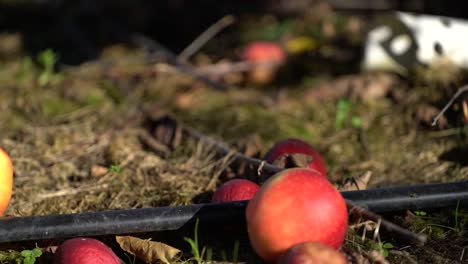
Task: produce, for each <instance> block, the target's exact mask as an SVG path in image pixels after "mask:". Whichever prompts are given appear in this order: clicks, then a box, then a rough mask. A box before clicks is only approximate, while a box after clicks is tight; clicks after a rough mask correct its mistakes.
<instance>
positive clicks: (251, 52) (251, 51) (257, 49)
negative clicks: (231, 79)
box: [242, 41, 286, 85]
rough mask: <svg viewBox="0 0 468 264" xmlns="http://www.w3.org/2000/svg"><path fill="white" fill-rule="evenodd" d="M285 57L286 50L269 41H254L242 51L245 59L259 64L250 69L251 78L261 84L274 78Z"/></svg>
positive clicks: (249, 75)
mask: <svg viewBox="0 0 468 264" xmlns="http://www.w3.org/2000/svg"><path fill="white" fill-rule="evenodd" d="M285 57H286V55H285V52H284V51H283V48H282V47H281V46H280V45H279V44H277V43H275V42H268V41H255V42H252V43H250V44H248V45H247V46H246V47H245V48H244V50H243V52H242V59H243V60H244V61H247V62H251V63H256V64H259V65H256V66H254V67H252V69H251V70H250V71H248V77H249V80H250V81H251V82H253V83H255V84H259V85H262V84H266V83H269V82H270V81H271V80H272V79H273V78H274V76H275V73H276V71H277V69H278V66H279V65H280V64H282V63H283V62H284V61H285Z"/></svg>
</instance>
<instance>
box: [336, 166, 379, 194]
mask: <svg viewBox="0 0 468 264" xmlns="http://www.w3.org/2000/svg"><path fill="white" fill-rule="evenodd" d="M371 176H372V172H371V171H366V172H364V173H363V174H361V175H359V176H358V177H353V178H348V179H346V180H345V181H344V183H343V184H342V185H341V186H340V187H339V188H338V189H339V190H340V191H358V190H367V185H368V184H369V181H370V178H371Z"/></svg>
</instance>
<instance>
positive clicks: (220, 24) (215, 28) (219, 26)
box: [177, 15, 236, 63]
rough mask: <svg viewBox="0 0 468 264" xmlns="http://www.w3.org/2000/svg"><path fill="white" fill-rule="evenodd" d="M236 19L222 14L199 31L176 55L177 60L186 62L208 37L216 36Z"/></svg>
mask: <svg viewBox="0 0 468 264" xmlns="http://www.w3.org/2000/svg"><path fill="white" fill-rule="evenodd" d="M235 21H236V19H235V18H234V16H232V15H228V16H224V17H223V18H221V19H220V20H218V21H217V22H216V23H214V24H213V25H211V26H210V27H209V28H207V29H206V30H205V31H203V33H201V34H200V35H199V36H198V37H197V38H196V39H195V40H194V41H193V42H192V43H190V45H188V46H187V47H186V48H185V49H184V50H183V51H182V52H181V53H180V54H179V56H178V57H177V61H179V62H182V63H183V62H186V61H188V59H189V58H190V57H192V55H193V54H195V53H196V52H197V51H198V50H200V48H201V47H203V46H204V45H205V44H206V43H207V42H208V41H209V40H210V39H212V38H213V37H214V36H216V35H217V34H218V33H219V32H221V30H223V29H224V28H226V27H227V26H230V25H232V23H234V22H235Z"/></svg>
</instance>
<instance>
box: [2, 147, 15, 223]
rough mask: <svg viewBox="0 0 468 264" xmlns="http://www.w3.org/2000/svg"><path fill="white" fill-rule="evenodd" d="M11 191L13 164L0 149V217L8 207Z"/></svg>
mask: <svg viewBox="0 0 468 264" xmlns="http://www.w3.org/2000/svg"><path fill="white" fill-rule="evenodd" d="M12 191H13V163H12V162H11V159H10V157H9V156H8V154H7V153H6V152H5V151H4V150H2V149H1V148H0V216H1V215H3V213H4V212H5V210H6V209H7V207H8V204H9V203H10V199H11V193H12Z"/></svg>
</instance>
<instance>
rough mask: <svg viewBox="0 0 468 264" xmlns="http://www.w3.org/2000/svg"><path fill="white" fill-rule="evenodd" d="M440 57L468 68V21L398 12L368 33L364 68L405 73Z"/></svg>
mask: <svg viewBox="0 0 468 264" xmlns="http://www.w3.org/2000/svg"><path fill="white" fill-rule="evenodd" d="M441 61H445V62H451V63H453V64H455V65H457V66H459V67H461V68H468V21H466V20H462V19H456V18H449V17H440V16H431V15H418V14H410V13H404V12H396V13H395V15H394V21H393V22H390V23H388V24H383V25H380V26H377V27H375V28H373V29H372V30H371V31H370V32H369V33H368V35H367V39H366V43H365V50H364V58H363V62H362V68H363V69H364V70H388V71H396V72H399V73H406V72H407V71H408V70H411V69H413V68H414V67H416V66H418V65H433V64H436V63H438V62H441Z"/></svg>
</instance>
